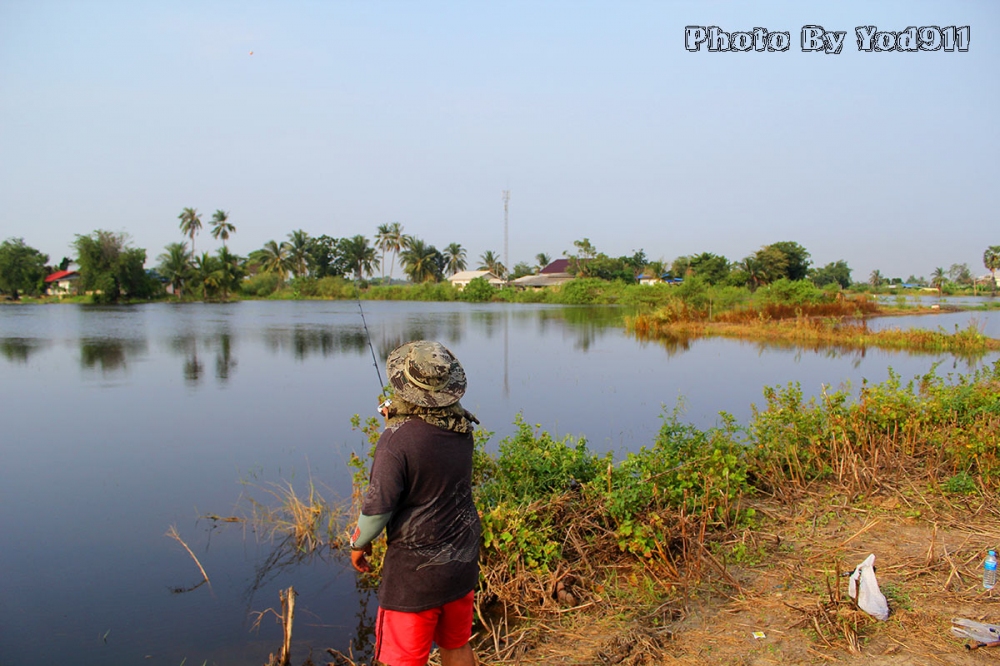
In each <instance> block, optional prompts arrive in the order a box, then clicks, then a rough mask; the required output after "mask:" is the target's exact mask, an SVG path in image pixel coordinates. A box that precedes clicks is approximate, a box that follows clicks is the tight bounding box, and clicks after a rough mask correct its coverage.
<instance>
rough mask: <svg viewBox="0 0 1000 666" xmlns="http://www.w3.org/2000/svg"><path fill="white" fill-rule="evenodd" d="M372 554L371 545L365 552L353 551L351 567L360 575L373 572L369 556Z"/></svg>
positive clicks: (366, 547)
mask: <svg viewBox="0 0 1000 666" xmlns="http://www.w3.org/2000/svg"><path fill="white" fill-rule="evenodd" d="M371 554H372V545H371V544H370V543H369V544H368V545H367V546H365V548H364V550H352V551H351V566H353V567H354V568H355V569H357V570H358V571H359V572H360V573H368V572H369V571H371V570H372V565H371V564H369V563H368V558H367V556H368V555H371Z"/></svg>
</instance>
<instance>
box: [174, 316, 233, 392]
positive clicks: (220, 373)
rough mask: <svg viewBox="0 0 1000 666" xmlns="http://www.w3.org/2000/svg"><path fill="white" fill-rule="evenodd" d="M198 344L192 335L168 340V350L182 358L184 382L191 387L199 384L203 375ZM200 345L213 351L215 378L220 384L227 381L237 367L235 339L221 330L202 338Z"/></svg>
mask: <svg viewBox="0 0 1000 666" xmlns="http://www.w3.org/2000/svg"><path fill="white" fill-rule="evenodd" d="M198 342H199V340H198V336H197V335H195V334H194V333H186V334H184V335H178V336H175V337H173V338H171V339H170V349H171V350H172V351H174V352H175V353H177V354H178V355H182V356H184V368H183V372H184V381H186V382H187V383H189V384H191V385H197V384H198V383H199V382H201V379H202V376H203V375H204V374H205V363H204V362H203V361H202V359H201V358H200V357H199V355H198ZM201 343H202V345H203V346H207V347H208V348H209V349H212V348H214V349H215V377H216V378H217V379H218V380H219V382H221V383H225V382H227V381H229V377H230V375H232V374H233V371H234V370H235V368H236V365H237V360H236V357H235V356H234V355H233V348H234V343H235V338H234V337H233V336H232V334H230V332H229V331H225V330H223V331H219V332H215V333H213V334H212V335H210V336H207V337H203V338H202V340H201Z"/></svg>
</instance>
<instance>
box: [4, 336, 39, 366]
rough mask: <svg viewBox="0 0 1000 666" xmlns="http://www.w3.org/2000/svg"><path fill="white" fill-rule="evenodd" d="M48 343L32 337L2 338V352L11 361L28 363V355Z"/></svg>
mask: <svg viewBox="0 0 1000 666" xmlns="http://www.w3.org/2000/svg"><path fill="white" fill-rule="evenodd" d="M47 346H48V345H45V344H42V343H41V341H39V340H32V339H30V338H3V339H0V354H3V355H4V358H6V359H7V360H8V361H10V362H11V363H22V364H23V363H27V362H28V357H29V356H31V355H32V354H34V353H35V352H37V351H38V350H40V349H43V348H44V347H47Z"/></svg>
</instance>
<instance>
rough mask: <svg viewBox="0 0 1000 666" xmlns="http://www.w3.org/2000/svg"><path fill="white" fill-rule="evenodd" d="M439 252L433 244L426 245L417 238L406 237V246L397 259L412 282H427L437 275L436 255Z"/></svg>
mask: <svg viewBox="0 0 1000 666" xmlns="http://www.w3.org/2000/svg"><path fill="white" fill-rule="evenodd" d="M439 254H440V253H439V252H438V251H437V249H435V247H434V246H433V245H428V244H426V243H425V242H424V241H422V240H420V239H419V238H412V237H410V238H408V239H407V243H406V248H405V249H404V250H403V251H402V252H401V253H400V255H399V260H400V263H401V264H402V265H403V271H405V272H406V275H407V276H408V277H409V278H410V280H411V281H412V282H416V283H421V282H428V281H430V280H433V279H435V278H436V277H437V272H438V265H437V257H438V255H439Z"/></svg>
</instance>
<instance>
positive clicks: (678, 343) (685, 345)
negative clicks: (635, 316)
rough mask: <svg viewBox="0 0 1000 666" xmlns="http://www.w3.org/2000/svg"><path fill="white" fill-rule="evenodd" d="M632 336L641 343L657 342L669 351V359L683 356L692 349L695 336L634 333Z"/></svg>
mask: <svg viewBox="0 0 1000 666" xmlns="http://www.w3.org/2000/svg"><path fill="white" fill-rule="evenodd" d="M632 336H633V337H634V338H635V339H636V340H639V341H640V342H655V343H657V344H659V345H660V346H661V347H663V348H664V349H666V350H667V357H668V358H670V357H673V356H676V355H677V354H683V353H684V352H686V351H688V350H689V349H691V341H692V339H693V336H690V335H683V334H682V335H646V334H643V333H637V332H635V331H633V332H632Z"/></svg>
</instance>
